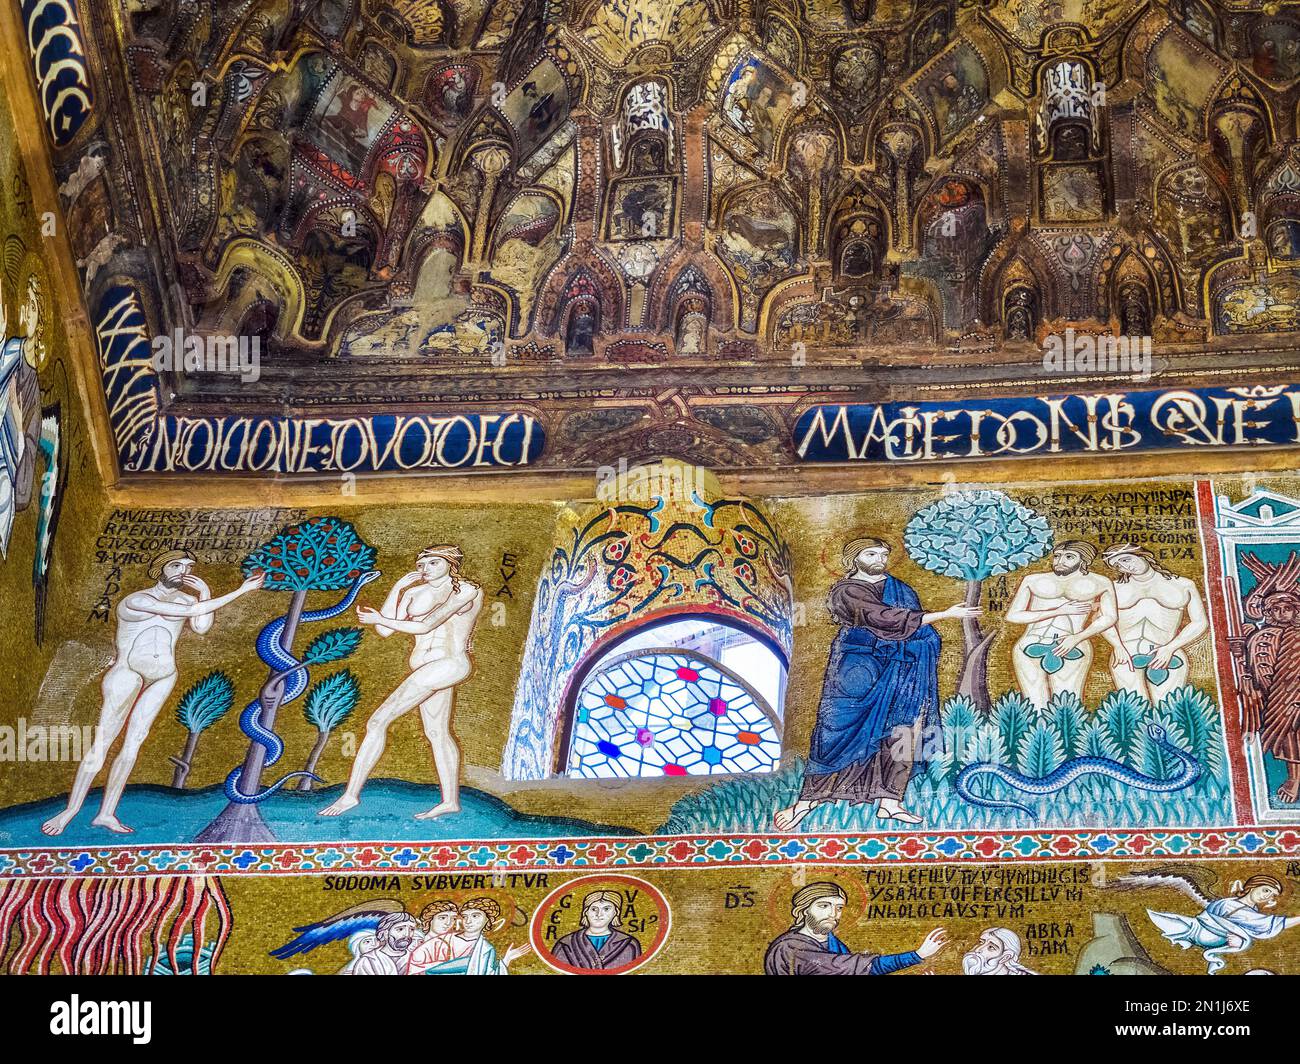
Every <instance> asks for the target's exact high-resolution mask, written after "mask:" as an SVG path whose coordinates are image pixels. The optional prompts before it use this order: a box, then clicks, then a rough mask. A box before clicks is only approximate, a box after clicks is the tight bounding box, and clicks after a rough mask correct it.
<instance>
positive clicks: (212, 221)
mask: <svg viewBox="0 0 1300 1064" xmlns="http://www.w3.org/2000/svg"><path fill="white" fill-rule="evenodd" d="M106 6H108V5H106ZM1268 10H1269V12H1270V13H1268V14H1265V13H1263V11H1262V10H1259V9H1258V5H1251V4H1232V5H1221V6H1215V5H1212V4H1209V3H1207V2H1203V0H1177V2H1172V3H1153V2H1148V3H1134V2H1131V0H1115V2H1107V0H1086V2H1080V0H1058V2H1056V3H1053V4H1048V5H1040V4H1037V3H1030V2H1028V0H1010V2H1008V3H993V4H983V5H976V4H971V5H959V4H951V3H941V4H933V3H910V2H908V0H892V2H891V0H877V2H875V3H872V2H870V0H843V2H842V3H841V2H831V0H804V2H798V0H772V2H769V3H758V2H753V0H735V2H729V3H723V2H720V0H646V2H635V3H634V2H632V0H585V2H573V3H564V2H553V3H549V4H544V3H533V2H527V0H500V2H495V3H493V2H475V0H456V2H451V0H447V2H442V3H438V2H415V0H407V2H398V3H368V2H358V0H352V2H347V0H324V2H319V3H304V2H291V0H262V2H242V3H221V4H217V3H197V2H186V0H154V2H149V0H132V2H128V3H126V4H125V7H124V8H123V10H122V11H121V12H120V13H114V14H113V16H112V17H110V16H109V15H108V14H96V15H95V16H93V17H91V16H88V15H87V14H84V13H83V18H89V19H90V21H91V22H92V23H93V25H92V26H91V27H90V33H89V36H90V37H91V41H90V47H89V51H90V52H91V54H92V57H93V63H92V65H93V66H94V70H95V75H96V77H97V78H98V79H99V80H100V81H101V82H102V85H103V91H100V92H98V93H97V99H98V100H99V101H100V104H99V108H98V112H99V122H98V124H95V123H90V124H88V127H87V129H85V130H83V131H82V133H81V134H80V135H79V136H78V138H77V141H76V143H75V145H74V150H72V151H66V150H65V151H64V152H63V153H62V154H61V155H60V166H61V168H62V169H63V170H65V171H66V172H67V173H69V174H70V173H72V172H73V170H74V169H75V168H76V167H77V166H78V165H80V166H81V167H82V169H83V171H84V170H85V169H86V164H85V162H84V159H85V158H86V157H88V156H89V157H91V158H98V159H99V160H101V165H100V166H99V168H98V169H96V170H95V173H94V175H93V176H92V177H91V179H89V180H88V181H86V182H85V183H84V187H80V188H78V189H77V190H76V191H77V193H78V195H77V197H76V201H75V205H74V206H73V208H72V219H71V221H72V226H71V228H72V231H73V234H74V240H75V241H76V242H77V248H76V250H77V253H78V255H79V256H80V257H81V259H82V262H83V266H84V267H85V280H86V282H87V286H88V289H89V290H90V299H89V302H90V303H91V305H92V306H93V305H94V304H95V300H96V297H97V294H98V293H99V292H101V291H103V290H104V288H105V287H106V286H109V285H111V284H113V283H116V282H119V281H120V280H121V279H122V278H123V277H127V276H129V277H131V278H133V279H134V281H135V282H136V283H138V284H140V285H141V286H142V287H143V288H144V289H145V290H146V291H147V292H148V293H150V294H151V296H150V298H151V300H152V304H153V305H152V306H149V307H147V308H146V311H147V313H148V314H149V315H151V321H152V323H153V325H154V327H155V328H157V329H167V330H170V329H172V328H175V327H178V326H180V327H185V328H189V329H193V330H197V331H201V332H211V333H218V334H238V335H246V336H256V337H259V338H260V339H261V340H263V341H264V350H266V351H268V352H269V353H270V355H269V357H268V358H267V363H268V366H267V370H266V372H265V373H264V376H263V380H262V383H261V384H260V385H256V384H255V385H251V386H245V387H244V388H243V389H242V390H239V389H236V388H235V387H234V386H233V385H232V384H231V382H230V381H229V380H221V381H216V382H208V383H206V384H205V383H204V382H203V381H202V380H200V379H198V378H194V379H180V380H177V381H176V382H175V387H176V390H177V391H178V392H180V393H182V394H183V395H187V396H189V397H191V398H195V399H198V400H202V399H203V398H204V396H205V395H206V396H208V397H209V398H211V397H221V398H223V399H225V400H227V401H235V397H236V395H237V396H238V397H239V398H242V399H249V398H252V399H253V400H257V399H258V398H259V397H260V399H261V401H269V400H270V398H271V397H276V398H277V399H283V398H284V397H285V396H286V395H288V396H289V397H290V398H305V399H312V398H315V399H318V400H321V399H325V398H329V399H338V398H339V397H353V398H357V397H370V398H375V399H378V400H383V399H385V398H402V397H406V398H410V397H411V396H413V395H432V396H434V397H436V396H439V395H444V396H446V395H458V394H467V393H469V392H474V391H477V390H484V391H487V390H492V389H495V394H504V392H505V391H509V389H510V387H511V386H510V385H509V383H508V382H509V381H510V380H512V379H514V378H517V379H518V380H519V382H520V384H519V385H518V388H517V389H516V390H518V389H519V388H523V387H524V383H525V382H526V383H527V385H528V387H530V388H535V387H537V385H538V382H539V381H544V380H546V379H547V378H548V375H549V376H551V377H553V378H554V379H557V380H558V379H561V378H562V379H565V380H571V379H574V376H575V375H576V376H577V377H578V378H580V377H581V375H582V373H584V372H588V371H594V370H598V369H600V368H601V367H610V366H615V367H620V368H621V369H622V370H623V371H624V372H625V374H627V375H628V376H627V379H628V380H632V379H634V378H635V377H636V374H637V373H638V372H639V371H640V369H641V368H646V367H649V368H650V370H651V371H652V372H653V373H654V375H655V379H661V375H662V373H663V372H664V371H665V370H666V371H667V372H669V373H675V372H677V371H678V370H679V369H680V370H682V371H683V373H684V374H685V379H689V374H688V373H685V371H686V370H687V369H688V368H689V367H696V368H697V371H698V367H700V366H701V365H706V366H707V365H711V366H714V367H716V368H721V369H726V368H729V367H735V366H737V365H746V366H751V367H754V366H756V367H757V369H756V372H757V373H759V375H760V377H761V376H762V375H763V374H767V377H768V379H771V380H772V381H773V382H779V381H781V380H786V379H788V378H789V375H790V372H791V370H790V367H791V365H792V364H795V365H797V364H798V359H799V357H800V356H802V355H803V354H804V353H805V352H815V353H816V354H817V356H818V357H820V358H821V359H823V361H825V360H829V362H830V364H834V362H835V360H836V359H841V360H843V361H844V362H846V363H848V364H850V365H852V364H855V363H856V362H859V361H861V360H863V359H864V358H866V359H868V360H870V359H872V358H877V357H880V356H881V353H882V352H885V353H890V352H893V353H894V354H891V355H889V358H892V359H893V364H895V365H898V364H903V365H906V364H908V363H909V361H910V362H915V363H918V364H922V363H923V364H926V365H931V366H934V365H940V366H943V365H946V366H947V367H948V369H947V373H948V375H949V377H950V378H951V379H953V380H958V379H960V378H961V377H962V375H963V372H964V369H963V367H969V366H970V365H971V364H972V352H973V353H975V354H976V355H978V359H977V361H980V362H984V363H990V362H992V363H997V362H999V361H1001V362H1005V363H1007V364H1009V365H1015V364H1017V363H1020V364H1031V363H1035V362H1038V361H1040V356H1039V354H1038V351H1039V344H1040V343H1041V342H1042V340H1043V338H1044V337H1045V336H1046V335H1047V334H1048V333H1049V332H1056V331H1060V330H1061V329H1063V328H1065V327H1066V326H1067V325H1068V326H1073V327H1076V328H1078V329H1081V330H1084V331H1093V332H1099V333H1101V332H1110V333H1122V334H1126V335H1141V336H1152V337H1154V340H1155V342H1156V344H1157V345H1162V346H1163V347H1164V348H1165V349H1166V350H1168V351H1170V352H1172V353H1174V354H1175V355H1177V356H1179V357H1186V358H1188V359H1190V360H1191V362H1192V363H1197V364H1201V363H1204V362H1205V361H1207V353H1208V357H1209V358H1210V359H1214V358H1219V357H1223V356H1224V354H1225V353H1227V354H1232V353H1233V352H1237V351H1246V350H1249V351H1257V350H1260V349H1267V348H1269V347H1273V348H1283V347H1286V346H1287V345H1288V344H1290V343H1291V341H1290V340H1288V338H1287V337H1286V335H1285V334H1287V333H1289V332H1291V331H1293V330H1294V329H1296V328H1297V327H1298V326H1300V273H1297V271H1296V267H1297V265H1300V158H1297V153H1296V144H1295V138H1296V106H1297V98H1298V94H1300V92H1298V89H1300V14H1297V13H1296V12H1295V11H1294V9H1293V8H1292V7H1290V6H1288V5H1281V6H1280V7H1279V6H1278V5H1270V7H1269V9H1268ZM118 14H120V16H121V17H117V15H118ZM103 163H108V164H109V165H103ZM146 301H149V300H146ZM155 319H156V320H155ZM1239 357H1243V358H1246V359H1247V362H1248V361H1249V356H1248V355H1242V356H1239ZM1261 364H1267V358H1263V359H1262V360H1261ZM512 375H513V378H512ZM556 375H558V376H556ZM1022 375H1023V374H1022ZM429 380H432V381H434V382H441V383H435V384H432V385H428V384H425V385H421V386H420V387H424V388H425V389H426V390H425V392H420V391H419V388H418V387H416V386H415V385H411V384H410V382H411V381H425V382H427V381H429ZM286 382H289V385H288V386H286ZM399 382H407V383H406V384H402V383H399ZM503 382H507V383H503ZM259 389H260V391H259ZM286 389H287V390H286Z"/></svg>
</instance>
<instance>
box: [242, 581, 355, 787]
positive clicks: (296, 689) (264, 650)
mask: <svg viewBox="0 0 1300 1064" xmlns="http://www.w3.org/2000/svg"><path fill="white" fill-rule="evenodd" d="M378 577H379V573H378V571H374V570H372V571H371V572H367V573H362V574H361V575H360V576H358V577H357V578H356V579H355V580H353V581H352V586H351V587H350V588H348V592H347V594H346V595H344V596H343V597H342V598H341V599H339V601H338V602H336V603H335V604H334V605H333V606H326V607H325V608H324V609H321V610H305V611H303V614H302V616H301V618H300V621H304V622H311V621H328V620H329V619H330V618H332V617H337V616H338V615H339V614H340V613H342V612H343V611H344V610H346V609H348V608H349V607H350V606H351V605H352V603H353V602H355V601H356V597H357V593H358V592H359V591H360V590H361V589H362V587H364V586H365V585H366V584H368V583H370V581H371V580H375V579H378ZM288 620H289V618H288V617H287V616H282V617H277V618H276V619H275V620H273V621H272V622H271V623H270V624H268V625H266V627H264V628H263V629H262V630H261V631H260V632H259V633H258V635H257V656H258V657H259V658H261V659H262V660H263V661H264V662H266V664H267V667H268V668H270V669H271V671H272V673H273V674H275V675H283V681H282V682H283V684H284V691H283V693H282V694H281V696H280V705H281V706H282V707H283V706H287V705H288V704H289V703H290V702H292V701H293V700H294V699H295V698H298V697H299V696H301V695H302V693H303V692H304V691H305V690H307V684H308V682H309V680H310V677H309V676H308V670H307V667H306V666H305V665H304V664H303V663H302V661H301V660H300V659H298V658H295V657H294V656H293V655H292V654H290V653H288V652H287V651H286V650H285V649H284V648H283V647H282V646H280V635H281V633H282V632H283V631H284V626H285V624H286V623H288ZM239 729H240V731H242V732H243V733H244V734H245V735H247V736H248V737H249V738H250V739H252V740H253V742H255V743H257V745H258V746H260V747H262V749H263V750H265V751H266V759H265V760H264V761H263V765H264V766H268V767H269V766H271V765H274V764H275V763H276V762H277V761H279V760H280V756H281V755H282V754H283V753H284V740H283V739H281V738H280V737H279V736H278V735H276V734H275V732H273V731H271V730H269V729H268V728H264V727H263V726H262V699H261V696H260V695H259V696H258V697H257V698H255V699H253V701H251V702H250V703H249V704H248V705H247V706H246V707H245V708H244V712H242V713H241V714H240V715H239ZM243 771H244V766H243V765H237V766H235V768H233V769H231V771H230V775H228V776H227V777H226V785H225V791H226V797H227V798H228V799H229V800H230V801H232V802H234V803H235V804H236V805H256V804H257V803H258V802H263V801H265V800H266V799H267V798H269V797H271V795H273V794H274V793H275V792H276V791H278V790H279V789H280V788H281V787H283V786H284V785H285V784H286V783H288V782H289V781H290V780H293V779H297V778H298V777H300V776H306V777H308V778H309V779H312V780H315V781H316V782H317V783H320V782H322V781H321V778H320V777H319V776H317V775H316V774H315V773H314V772H306V771H302V772H290V773H289V774H288V775H286V776H281V777H280V778H279V779H278V780H276V781H275V782H274V783H273V784H271V785H270V786H269V787H267V788H265V789H264V790H260V791H258V792H257V793H255V794H244V793H243V792H242V791H241V790H240V789H239V780H240V776H241V775H242V774H243Z"/></svg>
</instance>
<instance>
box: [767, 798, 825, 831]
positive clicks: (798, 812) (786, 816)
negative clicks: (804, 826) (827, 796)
mask: <svg viewBox="0 0 1300 1064" xmlns="http://www.w3.org/2000/svg"><path fill="white" fill-rule="evenodd" d="M816 807H817V803H816V802H809V801H805V800H802V799H801V800H800V801H797V802H795V803H794V805H792V806H790V808H788V809H781V810H778V812H777V814H776V816H775V817H773V823H774V824H775V825H776V830H777V831H794V829H795V828H797V827H798V826H799V822H800V821H801V820H803V818H804V817H806V816H807V815H808V814H809V813H811V812H812V811H813V810H814V809H815V808H816Z"/></svg>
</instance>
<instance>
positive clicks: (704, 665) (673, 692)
mask: <svg viewBox="0 0 1300 1064" xmlns="http://www.w3.org/2000/svg"><path fill="white" fill-rule="evenodd" d="M762 649H764V650H766V648H762ZM766 652H767V653H768V654H770V653H771V652H770V651H766ZM773 657H775V656H773ZM776 669H777V670H779V671H780V673H781V674H782V675H781V676H780V679H783V678H784V677H783V673H784V670H783V669H780V666H779V664H777V665H776ZM774 673H775V670H774ZM774 678H776V677H775V675H774ZM780 759H781V722H780V720H779V718H778V717H777V715H776V713H775V712H773V710H772V708H771V707H770V706H769V705H768V703H767V700H766V699H764V697H763V696H762V695H761V694H760V693H759V692H758V691H757V690H756V689H755V688H754V687H753V686H751V685H750V684H749V683H747V682H746V681H745V680H743V679H741V678H740V677H739V676H738V675H737V674H736V673H734V672H732V671H731V670H730V669H728V668H726V667H725V666H723V665H721V664H719V662H717V661H715V660H713V659H712V658H709V657H706V656H705V655H703V654H699V653H696V652H695V651H691V650H685V649H682V648H679V647H658V648H649V649H643V650H632V651H626V652H623V653H615V654H614V655H611V657H610V659H609V660H608V661H607V662H601V663H598V664H597V666H596V667H595V668H594V669H593V670H592V671H591V672H590V673H589V674H588V676H587V678H586V680H585V681H584V682H583V684H582V686H581V688H580V689H579V691H578V693H577V696H576V699H575V707H574V719H573V730H572V736H571V742H570V747H569V758H568V774H569V775H570V776H579V777H585V778H596V779H626V778H632V777H646V776H650V777H655V776H714V775H725V774H731V773H738V772H771V771H774V770H775V769H776V768H777V766H778V763H779V762H780Z"/></svg>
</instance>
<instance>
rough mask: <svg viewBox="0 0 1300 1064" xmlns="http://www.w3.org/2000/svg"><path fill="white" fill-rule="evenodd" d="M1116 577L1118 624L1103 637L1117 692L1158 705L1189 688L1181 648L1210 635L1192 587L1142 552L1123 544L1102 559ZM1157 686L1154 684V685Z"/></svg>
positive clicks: (1109, 550) (1108, 552) (1149, 555)
mask: <svg viewBox="0 0 1300 1064" xmlns="http://www.w3.org/2000/svg"><path fill="white" fill-rule="evenodd" d="M1102 558H1104V559H1105V561H1106V564H1107V565H1109V566H1110V567H1111V568H1112V569H1114V570H1115V572H1116V574H1117V575H1116V577H1115V600H1116V606H1117V607H1118V610H1119V620H1118V622H1117V623H1116V625H1115V627H1114V628H1109V629H1107V630H1106V631H1104V632H1102V637H1103V638H1104V639H1105V640H1106V641H1107V642H1108V643H1110V645H1111V646H1112V647H1114V651H1113V653H1112V654H1111V659H1110V674H1111V678H1112V679H1113V680H1114V681H1115V687H1116V688H1117V689H1119V690H1121V691H1133V692H1135V693H1136V694H1139V695H1141V696H1142V697H1143V698H1145V699H1146V700H1147V701H1149V702H1152V703H1155V702H1159V701H1160V699H1162V698H1163V697H1164V696H1165V695H1167V694H1168V693H1169V692H1170V691H1172V690H1173V689H1174V688H1176V687H1181V686H1183V684H1185V683H1187V672H1188V666H1187V655H1186V654H1185V653H1181V651H1183V650H1184V648H1185V647H1187V646H1189V645H1190V644H1192V643H1194V642H1196V640H1198V639H1200V638H1201V636H1203V635H1205V633H1206V632H1208V631H1209V629H1210V623H1209V620H1208V618H1207V617H1206V615H1205V604H1204V603H1203V602H1202V601H1201V592H1200V590H1199V589H1198V588H1197V586H1196V584H1195V583H1194V582H1193V581H1191V580H1189V579H1188V578H1187V577H1185V576H1177V575H1176V574H1174V573H1171V572H1170V571H1169V570H1168V569H1166V568H1164V567H1163V566H1162V565H1160V563H1159V562H1157V561H1156V559H1155V556H1154V555H1153V554H1152V553H1151V552H1150V551H1149V550H1147V549H1146V548H1145V547H1137V546H1134V545H1133V544H1131V543H1122V544H1120V545H1119V546H1116V547H1111V548H1109V549H1108V550H1106V551H1105V552H1104V553H1103V554H1102ZM1157 681H1158V682H1157Z"/></svg>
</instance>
